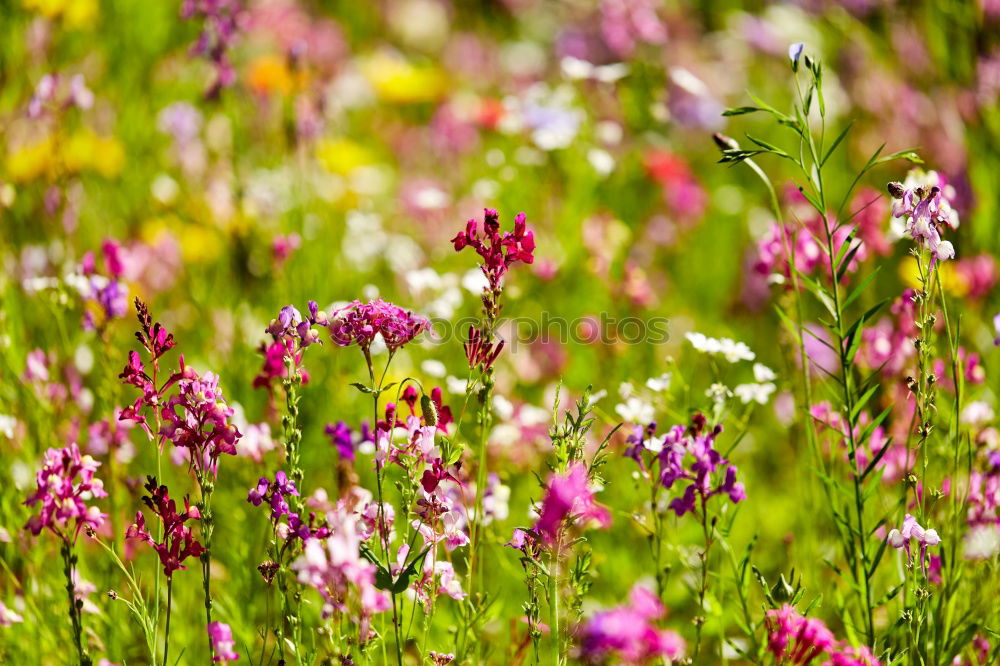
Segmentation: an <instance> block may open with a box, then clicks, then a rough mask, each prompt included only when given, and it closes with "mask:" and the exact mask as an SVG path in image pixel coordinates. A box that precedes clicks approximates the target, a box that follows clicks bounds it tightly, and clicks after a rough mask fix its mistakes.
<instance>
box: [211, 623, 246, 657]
mask: <svg viewBox="0 0 1000 666" xmlns="http://www.w3.org/2000/svg"><path fill="white" fill-rule="evenodd" d="M207 629H208V637H209V638H210V639H212V652H213V653H215V656H214V657H212V661H213V662H215V663H223V664H225V663H229V662H230V661H237V660H238V659H239V658H240V655H238V654H236V652H235V650H234V649H233V648H235V647H236V641H234V640H233V631H232V629H230V628H229V625H228V624H226V623H224V622H210V623H209V624H208V627H207Z"/></svg>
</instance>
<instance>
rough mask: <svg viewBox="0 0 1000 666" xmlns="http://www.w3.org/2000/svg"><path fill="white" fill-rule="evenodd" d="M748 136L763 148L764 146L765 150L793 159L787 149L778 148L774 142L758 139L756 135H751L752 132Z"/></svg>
mask: <svg viewBox="0 0 1000 666" xmlns="http://www.w3.org/2000/svg"><path fill="white" fill-rule="evenodd" d="M746 137H747V138H748V139H750V141H752V142H754V143H756V144H757V145H758V146H760V147H761V148H763V149H764V150H765V151H767V152H769V153H774V154H775V155H779V156H781V157H787V158H788V159H792V156H791V155H789V154H788V153H786V152H785V151H783V150H782V149H781V148H778V147H777V146H776V145H774V144H773V143H768V142H767V141H764V140H763V139H758V138H756V137H754V136H751V135H750V134H747V135H746Z"/></svg>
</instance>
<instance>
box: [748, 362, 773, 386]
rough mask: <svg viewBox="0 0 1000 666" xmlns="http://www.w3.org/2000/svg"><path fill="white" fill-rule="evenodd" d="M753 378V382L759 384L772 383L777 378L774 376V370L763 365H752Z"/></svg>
mask: <svg viewBox="0 0 1000 666" xmlns="http://www.w3.org/2000/svg"><path fill="white" fill-rule="evenodd" d="M753 378H754V380H755V381H757V382H759V383H764V382H773V381H774V380H775V379H777V378H778V376H777V375H776V374H774V370H772V369H771V368H769V367H767V366H766V365H764V364H763V363H754V364H753Z"/></svg>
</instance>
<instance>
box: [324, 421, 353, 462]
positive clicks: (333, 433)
mask: <svg viewBox="0 0 1000 666" xmlns="http://www.w3.org/2000/svg"><path fill="white" fill-rule="evenodd" d="M323 432H325V433H326V435H327V436H328V437H329V438H330V443H331V444H333V445H334V446H335V447H337V453H339V454H340V457H341V459H342V460H348V461H352V462H353V461H354V442H353V441H352V437H351V428H350V426H348V425H347V423H345V422H344V421H337V424H336V425H333V424H332V423H328V424H327V425H326V428H324V429H323Z"/></svg>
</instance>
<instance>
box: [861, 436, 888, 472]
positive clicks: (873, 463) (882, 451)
mask: <svg viewBox="0 0 1000 666" xmlns="http://www.w3.org/2000/svg"><path fill="white" fill-rule="evenodd" d="M890 444H892V438H891V437H890V438H889V439H887V440H886V442H885V444H884V445H883V446H882V448H881V449H879V450H878V453H876V454H875V457H874V458H872V459H871V461H870V462H869V463H868V466H867V467H865V471H864V472H862V473H861V480H862V481H864V480H865V479H867V478H868V475H869V474H871V473H872V472H874V471H875V466H876V465H878V463H879V461H880V460H882V458H883V456H885V454H886V453H887V452H888V451H889V445H890Z"/></svg>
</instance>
